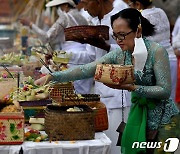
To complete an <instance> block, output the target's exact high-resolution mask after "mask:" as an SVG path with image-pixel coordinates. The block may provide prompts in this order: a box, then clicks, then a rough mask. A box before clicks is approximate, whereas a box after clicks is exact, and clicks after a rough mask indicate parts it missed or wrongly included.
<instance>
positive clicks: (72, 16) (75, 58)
mask: <svg viewBox="0 0 180 154" xmlns="http://www.w3.org/2000/svg"><path fill="white" fill-rule="evenodd" d="M75 6H76V5H75V3H74V2H73V1H72V0H52V1H50V2H49V3H47V4H46V7H57V13H58V15H59V18H58V19H57V20H56V22H55V23H54V24H53V25H52V27H51V28H50V29H49V30H48V31H47V32H45V31H43V30H41V29H40V28H39V27H37V26H36V25H35V24H33V23H32V22H30V21H29V20H26V19H21V23H22V24H24V25H27V26H30V27H31V28H32V30H33V31H34V32H35V33H36V34H37V35H38V37H40V38H41V39H42V41H43V43H49V42H50V41H51V40H58V41H60V43H61V44H60V46H61V50H64V51H66V52H67V53H68V54H71V53H72V57H71V60H70V62H69V63H70V65H69V66H70V67H74V66H76V65H79V64H87V63H89V62H91V61H92V60H91V59H93V57H94V56H95V55H93V54H92V53H88V52H86V45H85V44H81V43H77V42H74V41H65V37H64V28H67V27H72V26H77V25H88V22H87V20H86V19H85V18H84V17H83V16H82V15H81V14H80V13H79V11H78V10H77V9H75ZM59 49H60V47H59ZM92 84H93V80H92V79H88V80H82V81H76V82H75V83H74V87H75V90H76V93H80V94H87V93H90V92H91V88H92Z"/></svg>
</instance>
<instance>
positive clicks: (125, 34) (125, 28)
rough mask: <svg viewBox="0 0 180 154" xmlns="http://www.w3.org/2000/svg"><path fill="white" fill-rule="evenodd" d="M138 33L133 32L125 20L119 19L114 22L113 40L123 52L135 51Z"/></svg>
mask: <svg viewBox="0 0 180 154" xmlns="http://www.w3.org/2000/svg"><path fill="white" fill-rule="evenodd" d="M135 37H136V32H134V31H132V29H131V28H130V27H129V25H128V22H127V21H126V20H125V19H122V18H117V19H116V20H115V21H114V22H113V38H114V39H115V40H116V42H117V44H118V45H119V46H120V47H121V49H122V50H123V51H126V50H129V51H133V50H134V45H135V43H134V38H135Z"/></svg>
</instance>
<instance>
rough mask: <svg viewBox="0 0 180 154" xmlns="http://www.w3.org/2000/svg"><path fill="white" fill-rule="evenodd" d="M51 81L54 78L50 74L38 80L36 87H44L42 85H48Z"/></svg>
mask: <svg viewBox="0 0 180 154" xmlns="http://www.w3.org/2000/svg"><path fill="white" fill-rule="evenodd" d="M51 80H52V76H51V75H50V74H48V75H46V76H43V77H41V78H40V79H37V80H36V81H35V82H34V83H35V84H36V85H40V86H42V85H45V84H48V83H49V82H50V81H51Z"/></svg>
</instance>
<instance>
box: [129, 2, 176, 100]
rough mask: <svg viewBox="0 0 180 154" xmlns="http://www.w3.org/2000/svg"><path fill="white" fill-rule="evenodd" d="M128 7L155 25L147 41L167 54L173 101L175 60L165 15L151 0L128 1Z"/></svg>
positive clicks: (168, 24)
mask: <svg viewBox="0 0 180 154" xmlns="http://www.w3.org/2000/svg"><path fill="white" fill-rule="evenodd" d="M129 6H130V7H132V8H135V9H138V10H140V11H141V13H142V16H143V17H145V18H146V19H148V20H149V21H150V23H151V24H153V25H155V33H154V35H152V36H149V37H147V39H149V40H152V41H154V42H157V43H159V44H160V45H162V46H163V47H164V48H165V49H166V50H167V52H168V54H169V60H170V69H171V82H172V88H171V89H172V90H171V97H172V99H173V100H175V89H176V76H177V72H176V69H177V65H176V63H177V59H176V56H175V54H174V50H173V48H172V46H171V43H170V23H169V20H168V18H167V15H166V13H165V12H164V11H163V10H162V9H161V8H157V7H154V6H153V4H152V0H129Z"/></svg>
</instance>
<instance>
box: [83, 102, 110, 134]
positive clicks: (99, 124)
mask: <svg viewBox="0 0 180 154" xmlns="http://www.w3.org/2000/svg"><path fill="white" fill-rule="evenodd" d="M86 105H88V106H89V107H91V108H92V109H93V111H94V112H95V118H94V122H95V123H94V125H95V131H96V132H100V131H104V130H107V129H108V126H109V125H108V116H107V109H106V106H105V104H103V103H101V102H86Z"/></svg>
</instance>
